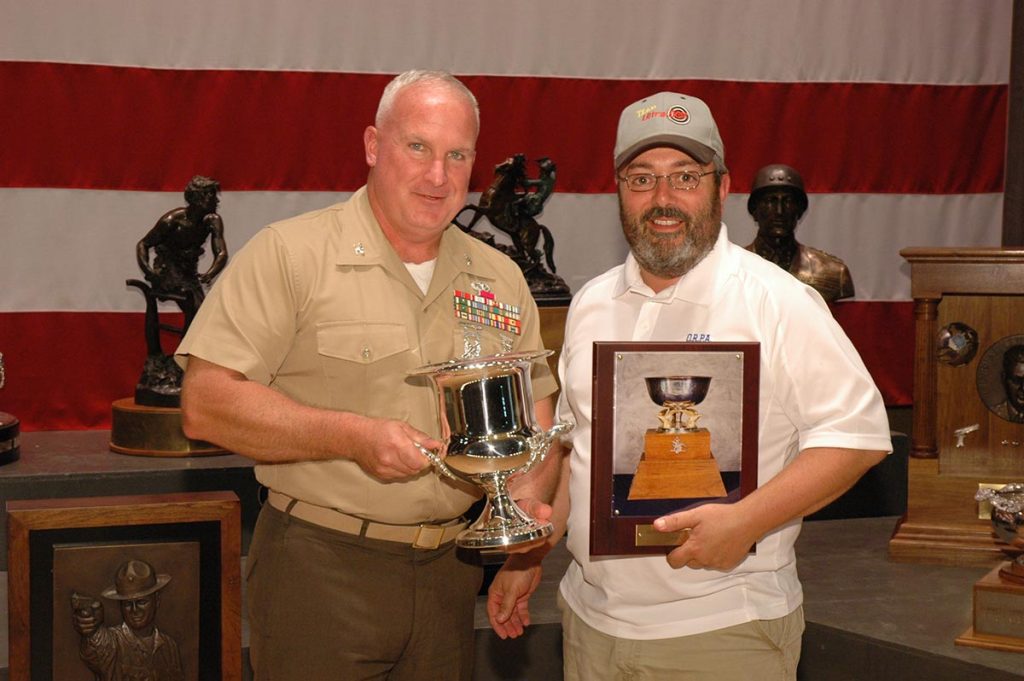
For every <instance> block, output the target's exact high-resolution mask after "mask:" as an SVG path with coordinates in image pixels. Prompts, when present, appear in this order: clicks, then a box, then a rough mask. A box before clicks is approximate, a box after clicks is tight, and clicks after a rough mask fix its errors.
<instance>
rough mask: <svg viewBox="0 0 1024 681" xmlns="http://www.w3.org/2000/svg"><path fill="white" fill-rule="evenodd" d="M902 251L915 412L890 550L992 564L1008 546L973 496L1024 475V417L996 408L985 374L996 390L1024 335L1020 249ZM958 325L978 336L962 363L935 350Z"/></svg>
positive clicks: (896, 555) (915, 558)
mask: <svg viewBox="0 0 1024 681" xmlns="http://www.w3.org/2000/svg"><path fill="white" fill-rule="evenodd" d="M900 255H902V256H903V257H904V258H905V259H906V260H907V261H908V262H909V263H910V267H911V294H912V295H913V298H914V317H915V353H914V354H915V359H914V411H913V433H912V445H911V459H910V464H909V471H908V489H907V512H906V515H905V516H904V517H903V518H902V519H901V520H900V522H899V523H898V525H897V526H896V529H895V532H894V533H893V536H892V538H891V540H890V541H889V556H890V558H891V559H892V560H895V561H901V562H927V563H939V564H946V565H977V566H991V565H995V564H997V563H998V562H1000V561H1002V560H1005V555H1004V553H1003V552H1002V548H1006V546H1005V544H1001V543H1000V542H998V541H997V540H996V539H995V537H994V535H993V533H992V527H991V524H990V521H989V520H988V519H987V518H986V517H979V516H980V515H981V513H979V506H978V502H976V501H975V500H974V495H975V493H976V492H977V491H978V488H979V486H981V485H1001V484H1005V483H1008V482H1020V481H1024V424H1020V423H1011V422H1009V421H1007V420H1005V419H1003V418H1000V417H999V416H997V415H996V414H995V413H994V412H993V411H992V409H990V406H991V405H990V404H986V400H985V399H983V396H982V393H981V392H980V390H979V376H980V378H981V381H980V383H981V385H982V388H983V389H984V388H986V387H988V388H991V387H992V381H993V380H995V381H997V382H998V381H999V373H998V372H999V370H1000V369H1001V353H1000V352H999V350H1000V349H1002V348H1005V347H1006V346H1007V345H1010V344H1012V343H1014V342H1015V341H1014V340H1013V339H1012V338H1011V337H1013V336H1021V337H1022V338H1024V249H1003V248H906V249H903V250H902V251H900ZM954 322H957V323H959V324H963V325H966V326H968V327H970V328H971V329H973V330H975V331H976V332H977V337H978V342H977V351H976V353H975V355H974V356H973V357H972V358H971V359H970V361H967V362H964V363H962V364H959V365H955V364H953V363H950V362H948V361H943V360H941V359H940V356H939V343H938V339H939V334H940V331H941V330H942V329H945V328H947V327H948V325H949V324H951V323H954ZM997 355H998V357H997ZM997 360H998V361H997ZM998 386H999V389H1002V384H1001V383H998ZM986 393H991V390H987V391H986ZM975 426H976V427H975ZM961 429H962V430H961ZM957 431H961V433H962V436H960V437H958V435H957ZM958 443H959V446H958Z"/></svg>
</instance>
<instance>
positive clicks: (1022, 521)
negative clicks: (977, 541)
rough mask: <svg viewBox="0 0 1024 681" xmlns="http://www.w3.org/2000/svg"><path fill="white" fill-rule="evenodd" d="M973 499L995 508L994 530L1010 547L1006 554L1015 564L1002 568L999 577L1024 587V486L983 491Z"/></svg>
mask: <svg viewBox="0 0 1024 681" xmlns="http://www.w3.org/2000/svg"><path fill="white" fill-rule="evenodd" d="M974 499H975V500H976V501H988V502H989V503H991V504H992V514H991V519H992V529H994V530H995V533H996V536H997V537H999V539H1000V540H1002V541H1004V542H1006V544H1007V545H1008V546H1007V547H1006V548H1005V549H1003V552H1004V553H1006V555H1007V556H1008V557H1010V558H1012V560H1011V561H1010V562H1008V563H1004V564H1003V565H1002V566H1001V567H1000V569H999V576H1000V577H1002V578H1003V579H1005V580H1007V581H1010V582H1013V583H1015V584H1024V483H1020V482H1011V483H1010V484H1008V485H1004V486H1003V487H1002V488H1001V489H990V488H983V489H980V490H978V492H977V494H975V495H974Z"/></svg>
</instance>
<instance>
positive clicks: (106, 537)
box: [7, 492, 242, 681]
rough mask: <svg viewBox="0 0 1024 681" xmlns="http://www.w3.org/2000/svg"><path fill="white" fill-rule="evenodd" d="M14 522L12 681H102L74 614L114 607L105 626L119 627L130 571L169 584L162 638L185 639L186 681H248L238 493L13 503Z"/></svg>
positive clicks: (161, 614)
mask: <svg viewBox="0 0 1024 681" xmlns="http://www.w3.org/2000/svg"><path fill="white" fill-rule="evenodd" d="M7 514H8V526H7V536H8V568H9V575H8V584H7V604H8V609H9V611H8V619H9V636H10V669H9V675H10V679H11V681H75V680H77V679H90V678H92V676H93V675H92V674H90V673H89V670H88V669H87V668H86V666H85V665H84V664H83V663H82V662H81V660H80V659H79V655H78V649H79V638H80V636H79V634H78V633H77V632H76V631H75V629H74V628H73V625H72V604H73V603H74V602H75V597H76V596H77V595H78V594H77V593H76V592H83V593H85V594H88V595H89V596H90V597H91V598H94V599H95V600H96V601H98V602H100V603H103V602H104V601H105V602H106V603H105V605H104V607H103V611H104V613H105V618H104V623H105V624H104V626H108V625H109V626H114V627H116V626H119V625H120V621H121V614H120V613H119V612H118V607H117V605H116V601H113V600H109V599H111V595H110V590H109V589H107V590H106V591H102V589H103V587H104V585H108V584H111V583H112V582H113V581H114V578H115V571H116V569H117V567H118V565H122V564H124V561H125V560H126V559H134V560H142V561H145V562H147V563H150V564H151V566H152V568H153V571H154V572H157V573H168V574H167V576H168V577H169V578H170V579H169V580H167V581H166V582H164V584H166V590H165V591H164V593H162V595H161V596H162V597H161V600H160V605H159V609H158V611H157V613H156V617H157V626H158V627H160V629H161V630H162V631H164V632H168V635H171V636H174V637H175V639H176V641H177V645H178V646H179V647H180V650H181V658H182V666H183V668H184V672H185V678H186V679H196V680H197V681H198V679H214V678H215V679H223V680H224V681H239V680H240V679H241V678H242V659H241V655H242V637H241V632H242V622H241V568H240V562H239V561H240V554H241V521H240V504H239V501H238V497H236V496H235V494H234V493H233V492H188V493H181V494H158V495H134V496H122V497H89V498H79V499H45V500H25V501H10V502H7ZM100 566H104V567H103V568H102V569H99V568H100ZM90 585H91V586H90ZM160 588H164V587H160ZM90 592H91V593H90ZM122 600H123V599H122ZM75 607H77V605H76V606H75Z"/></svg>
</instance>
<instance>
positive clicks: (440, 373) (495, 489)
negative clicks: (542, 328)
mask: <svg viewBox="0 0 1024 681" xmlns="http://www.w3.org/2000/svg"><path fill="white" fill-rule="evenodd" d="M550 354H551V351H550V350H543V351H536V352H519V353H508V354H500V355H491V356H488V357H476V358H471V359H464V360H452V361H450V362H442V363H439V364H431V365H427V366H423V367H420V368H418V369H415V370H413V371H412V372H410V374H411V375H413V376H426V377H427V378H429V379H430V381H431V383H432V384H433V386H434V389H435V391H436V392H437V398H438V403H439V406H438V414H439V418H440V425H441V439H442V441H443V442H444V443H445V447H444V450H445V454H444V456H442V455H441V452H436V451H432V450H429V449H427V448H425V447H423V446H421V445H419V444H417V447H419V448H420V451H422V452H423V454H424V456H426V457H427V458H428V459H430V461H431V463H433V465H434V467H435V468H436V469H437V471H438V472H439V473H441V474H442V475H446V476H448V477H449V478H452V479H453V480H459V481H463V482H468V483H470V484H473V485H476V486H477V487H480V488H481V489H482V490H483V491H484V493H485V495H486V496H487V504H486V506H485V507H484V510H483V512H482V513H481V514H480V518H478V519H477V521H476V522H474V523H473V524H472V525H470V526H469V527H468V528H466V529H465V530H463V531H462V532H461V533H460V534H459V536H458V537H457V538H456V544H458V545H459V546H461V547H465V548H472V549H500V548H502V547H508V546H512V545H515V544H522V543H526V542H531V541H535V540H538V539H543V538H544V537H547V536H548V535H550V534H551V530H552V528H551V523H546V522H545V523H541V522H538V521H537V520H535V519H534V518H532V517H530V516H529V515H527V514H526V513H525V512H524V511H523V510H522V509H521V508H519V507H518V506H517V505H516V503H515V501H513V500H512V498H511V497H510V496H509V493H508V481H509V479H510V478H512V477H513V476H516V475H521V474H523V473H525V472H526V471H528V470H530V469H531V468H533V467H534V466H535V465H536V464H538V463H540V462H541V461H543V460H544V457H545V456H546V455H547V451H548V448H549V447H550V446H551V443H552V442H553V441H554V440H555V438H557V437H560V436H561V435H563V434H565V433H567V432H569V431H570V430H571V429H572V426H571V425H569V424H568V423H559V424H556V425H555V426H553V427H552V428H551V429H549V430H547V431H542V430H541V429H540V428H538V427H537V426H536V425H535V423H534V413H533V390H532V386H531V383H530V367H531V365H532V364H533V362H534V360H537V359H540V358H543V357H547V356H548V355H550Z"/></svg>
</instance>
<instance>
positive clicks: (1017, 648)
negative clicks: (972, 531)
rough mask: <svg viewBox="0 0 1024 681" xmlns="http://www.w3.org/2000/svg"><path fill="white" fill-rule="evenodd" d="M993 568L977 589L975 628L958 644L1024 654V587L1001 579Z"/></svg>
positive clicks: (975, 589)
mask: <svg viewBox="0 0 1024 681" xmlns="http://www.w3.org/2000/svg"><path fill="white" fill-rule="evenodd" d="M1003 570H1004V567H997V568H993V569H992V571H991V572H989V573H988V574H987V575H985V576H984V577H982V578H981V579H979V580H978V581H977V583H975V585H974V624H973V626H971V627H970V628H969V629H968V630H967V631H965V632H964V633H963V634H961V635H960V636H958V637H957V639H956V644H957V645H961V646H973V647H975V648H985V649H988V650H1005V651H1010V652H1016V653H1024V635H1022V634H1024V583H1019V582H1016V581H1011V580H1009V579H1006V578H1004V577H1001V576H1000V572H1001V571H1003Z"/></svg>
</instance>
